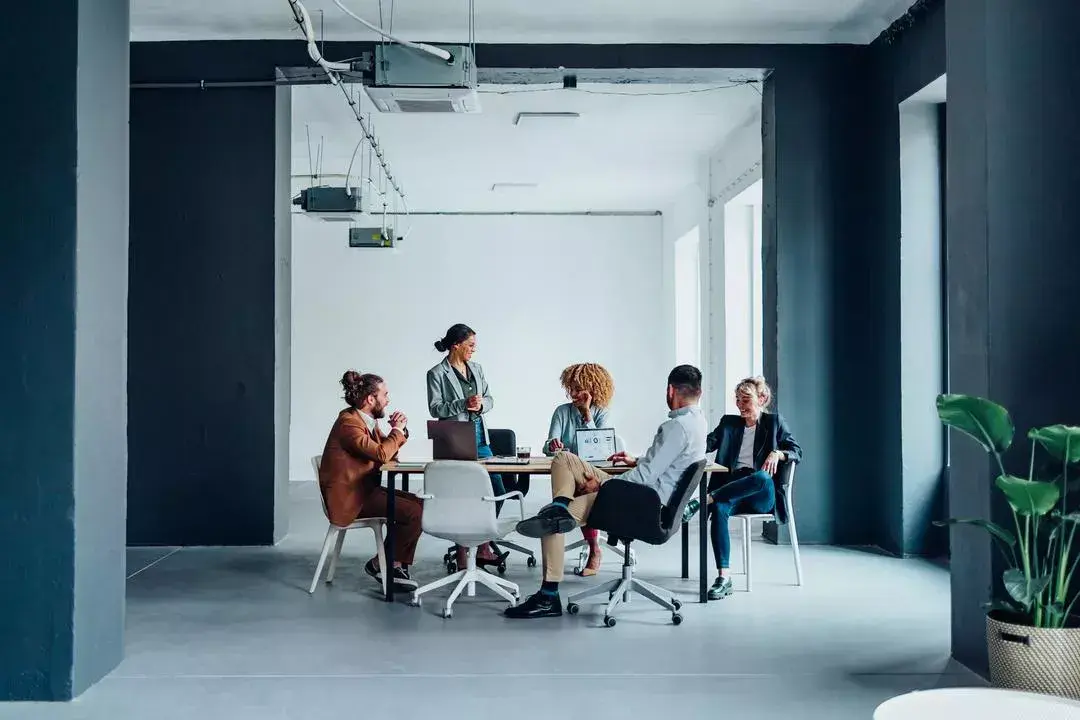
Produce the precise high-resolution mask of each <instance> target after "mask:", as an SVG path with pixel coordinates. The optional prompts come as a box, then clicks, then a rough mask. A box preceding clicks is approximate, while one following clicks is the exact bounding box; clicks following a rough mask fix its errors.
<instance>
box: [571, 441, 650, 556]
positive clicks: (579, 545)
mask: <svg viewBox="0 0 1080 720" xmlns="http://www.w3.org/2000/svg"><path fill="white" fill-rule="evenodd" d="M625 449H626V442H625V441H624V440H623V439H622V436H621V435H616V436H615V452H619V451H620V450H625ZM612 472H614V473H617V472H619V470H617V469H616V470H614V471H612ZM609 474H611V473H609ZM607 549H608V550H611V552H613V553H615V554H616V555H618V556H619V557H621V558H623V559H624V560H625V559H626V558H625V555H624V552H625V551H624V550H623V549H622V548H621V547H617V546H616V547H609V548H607ZM571 550H577V551H578V560H577V565H575V566H574V574H575V575H580V574H581V572H582V571H583V570H584V569H585V566H586V565H587V564H588V563H589V543H587V542H585V539H584V538H582V539H581V540H575V541H574V542H572V543H570V544H569V545H567V546H566V552H567V553H569V552H570V551H571ZM630 564H631V565H637V553H636V552H635V551H634V548H633V547H631V548H630Z"/></svg>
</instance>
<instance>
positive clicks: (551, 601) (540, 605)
mask: <svg viewBox="0 0 1080 720" xmlns="http://www.w3.org/2000/svg"><path fill="white" fill-rule="evenodd" d="M503 615H505V616H506V617H508V618H513V619H516V620H528V619H532V618H543V617H559V616H560V615H562V600H561V599H560V598H559V593H557V592H556V593H546V592H538V593H536V594H535V595H533V596H531V597H529V598H527V599H526V600H525V602H523V603H520V604H518V605H515V606H514V607H508V608H506V609H505V610H503Z"/></svg>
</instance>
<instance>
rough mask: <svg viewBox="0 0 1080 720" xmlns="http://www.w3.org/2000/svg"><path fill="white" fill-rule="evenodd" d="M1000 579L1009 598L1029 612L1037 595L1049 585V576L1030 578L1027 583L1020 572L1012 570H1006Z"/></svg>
mask: <svg viewBox="0 0 1080 720" xmlns="http://www.w3.org/2000/svg"><path fill="white" fill-rule="evenodd" d="M1001 579H1002V580H1003V581H1004V582H1005V589H1006V590H1007V591H1008V593H1009V596H1010V597H1011V598H1012V599H1013V600H1015V601H1016V602H1018V603H1020V605H1022V606H1023V608H1024V609H1025V610H1030V609H1031V606H1032V605H1033V604H1034V603H1035V600H1036V598H1038V597H1039V594H1040V593H1041V592H1042V591H1043V590H1045V589H1046V586H1047V585H1049V584H1050V576H1049V575H1044V576H1043V577H1040V578H1032V579H1031V581H1030V582H1029V581H1028V579H1027V578H1026V577H1024V573H1023V571H1022V570H1017V569H1016V568H1013V569H1011V570H1006V571H1005V572H1004V573H1003V574H1002V576H1001Z"/></svg>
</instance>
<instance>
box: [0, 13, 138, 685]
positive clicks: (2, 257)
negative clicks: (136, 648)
mask: <svg viewBox="0 0 1080 720" xmlns="http://www.w3.org/2000/svg"><path fill="white" fill-rule="evenodd" d="M4 15H5V16H4V22H3V23H0V47H3V48H4V49H5V50H6V51H7V52H8V53H9V54H10V55H11V56H12V57H20V58H24V59H25V60H26V62H27V69H26V71H20V72H13V73H10V74H9V77H8V78H7V82H6V87H5V107H6V108H7V110H6V111H5V112H4V113H0V147H2V151H0V156H2V157H3V158H4V163H5V171H4V173H3V175H2V176H0V195H2V196H3V197H4V198H6V199H7V201H8V202H7V210H6V218H5V221H4V228H3V231H2V233H0V234H2V237H3V239H2V242H0V336H2V338H3V340H2V341H0V342H2V345H0V347H2V348H3V350H2V351H0V507H2V508H3V511H2V513H0V546H2V547H3V548H4V551H3V553H0V588H2V590H0V700H65V699H69V698H71V697H73V696H75V695H78V694H79V693H81V692H82V691H83V690H85V689H86V688H87V687H89V686H90V685H91V684H93V683H94V682H96V681H97V680H99V679H100V678H101V677H102V676H104V675H105V674H106V673H108V672H109V671H110V670H112V668H113V667H115V666H116V664H117V663H118V662H119V660H120V658H121V654H122V649H123V625H124V511H125V480H126V472H127V468H126V465H127V455H126V452H127V451H126V446H127V437H126V426H127V391H126V384H127V371H126V362H125V347H126V345H125V335H126V329H127V219H128V218H127V215H128V155H127V153H128V124H127V120H128V100H127V97H128V82H129V80H128V49H127V45H128V37H129V34H130V32H129V24H128V2H127V0H96V1H95V2H89V1H88V0H83V1H82V2H70V3H65V4H61V5H58V4H57V3H23V4H20V5H15V6H11V7H8V8H5V14H4ZM41 27H48V28H49V33H48V36H47V37H44V36H42V35H41V34H40V33H37V32H36V31H35V28H41ZM76 538H78V543H76Z"/></svg>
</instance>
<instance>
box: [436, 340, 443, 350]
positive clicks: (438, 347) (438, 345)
mask: <svg viewBox="0 0 1080 720" xmlns="http://www.w3.org/2000/svg"><path fill="white" fill-rule="evenodd" d="M435 349H436V350H438V351H439V352H446V343H444V342H443V341H442V340H436V341H435Z"/></svg>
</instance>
